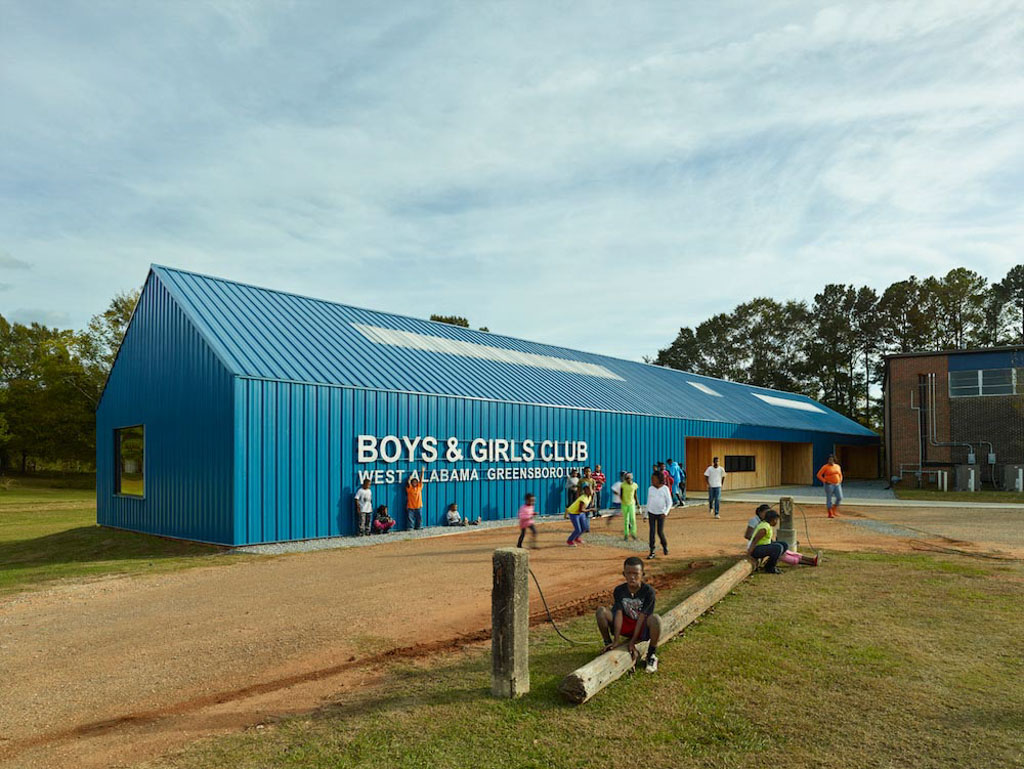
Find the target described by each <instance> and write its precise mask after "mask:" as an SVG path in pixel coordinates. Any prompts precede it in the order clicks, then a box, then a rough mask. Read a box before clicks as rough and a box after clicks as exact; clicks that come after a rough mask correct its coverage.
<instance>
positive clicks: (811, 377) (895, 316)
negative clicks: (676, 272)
mask: <svg viewBox="0 0 1024 769" xmlns="http://www.w3.org/2000/svg"><path fill="white" fill-rule="evenodd" d="M1009 344H1024V265H1016V266H1015V267H1012V268H1011V269H1010V270H1009V272H1008V273H1007V274H1006V276H1005V277H1004V278H1003V279H1002V280H1001V281H999V282H996V283H989V281H988V280H987V279H986V278H985V277H983V276H982V275H979V274H978V273H976V272H973V271H972V270H969V269H966V268H964V267H957V268H955V269H953V270H950V271H949V272H948V273H946V274H945V275H944V276H942V277H927V278H924V279H918V278H917V277H914V276H911V277H909V278H907V279H906V280H901V281H897V282H896V283H893V284H892V285H890V286H889V287H888V288H886V289H885V290H884V291H882V292H881V294H879V293H878V292H877V291H875V290H874V289H872V288H869V287H867V286H859V287H858V286H852V285H845V284H839V283H830V284H828V285H826V286H825V287H824V288H823V289H822V290H821V292H820V293H818V294H816V295H815V297H814V300H813V301H812V302H810V303H808V302H804V301H799V302H797V301H787V302H779V301H777V300H775V299H771V298H769V297H758V298H756V299H752V300H751V301H749V302H744V303H743V304H740V305H738V306H736V307H735V308H734V309H733V310H732V312H725V313H720V314H718V315H715V316H714V317H711V318H708V319H707V320H706V321H704V322H703V323H701V324H700V325H698V326H696V327H695V328H689V327H684V328H681V329H679V333H678V334H677V335H676V338H675V339H674V340H673V341H672V343H671V344H669V345H668V346H667V347H665V348H664V349H662V350H659V351H658V354H657V356H656V357H655V358H654V359H652V360H649V361H648V362H650V363H655V364H657V365H660V366H667V367H669V368H675V369H680V370H683V371H690V372H693V373H695V374H704V375H706V376H713V377H718V378H721V379H728V380H731V381H734V382H743V383H746V384H753V385H759V386H762V387H771V388H774V389H778V390H788V391H790V392H796V393H801V394H803V395H807V396H809V397H811V398H814V399H815V400H818V401H820V402H822V403H824V404H825V405H826V406H829V407H830V408H833V409H835V410H836V411H838V412H839V413H841V414H844V415H845V416H848V417H850V418H851V419H854V420H857V421H859V422H861V423H862V424H865V425H868V426H869V427H874V428H877V427H879V426H880V424H881V421H882V411H881V406H882V404H881V402H880V400H879V399H877V398H874V397H873V395H872V389H873V386H874V385H878V384H880V383H881V381H882V373H883V361H884V356H886V355H891V354H895V353H906V352H920V351H925V350H960V349H966V348H971V347H998V346H1001V345H1009Z"/></svg>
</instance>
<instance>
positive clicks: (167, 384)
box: [96, 274, 234, 544]
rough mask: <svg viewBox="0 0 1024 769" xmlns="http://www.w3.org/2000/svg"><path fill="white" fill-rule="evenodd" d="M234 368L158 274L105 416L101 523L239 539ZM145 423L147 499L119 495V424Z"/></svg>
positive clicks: (124, 352)
mask: <svg viewBox="0 0 1024 769" xmlns="http://www.w3.org/2000/svg"><path fill="white" fill-rule="evenodd" d="M232 381H233V378H232V376H231V374H230V373H229V372H228V371H227V369H226V368H225V367H224V365H223V364H222V363H221V362H220V361H219V360H218V359H217V357H216V355H214V353H213V352H212V351H211V349H210V348H209V346H208V345H207V344H206V342H205V341H204V340H203V338H202V336H201V334H200V333H199V331H198V330H197V329H196V328H195V327H194V326H193V324H192V322H191V321H190V319H189V318H188V317H186V315H185V313H184V312H183V311H182V310H181V308H180V307H178V306H177V304H176V302H175V301H174V299H173V298H172V297H171V296H170V295H169V294H168V292H167V291H166V289H165V288H164V287H163V286H162V285H161V283H160V280H159V278H158V277H157V276H156V275H154V274H150V276H149V278H148V280H147V281H146V285H145V287H144V290H143V292H142V296H141V298H140V300H139V306H138V307H137V308H136V310H135V315H134V316H133V318H132V322H131V325H130V327H129V329H128V333H127V334H126V335H125V339H124V343H123V344H122V345H121V351H120V353H119V355H118V358H117V362H116V364H115V366H114V369H113V371H112V372H111V375H110V379H109V380H108V382H107V386H106V389H105V391H104V393H103V398H102V399H101V401H100V405H99V408H98V409H97V412H96V519H97V522H98V523H100V524H101V525H105V526H114V527H117V528H123V529H132V530H135V531H144V532H149V533H152V534H160V535H164V536H169V537H180V538H183V539H192V540H199V541H203V542H216V543H222V544H230V543H231V542H232V540H233V538H234V535H233V533H232V494H231V492H232V488H231V484H232V478H233V474H232V470H233V456H232V452H233V448H232V447H233V418H232V417H233V411H232ZM136 424H142V425H144V426H145V451H144V464H145V466H144V476H145V497H144V498H142V499H138V498H133V497H122V496H115V495H114V464H115V462H114V445H113V437H114V430H115V429H116V428H119V427H127V426H130V425H136Z"/></svg>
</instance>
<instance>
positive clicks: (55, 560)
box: [0, 526, 228, 574]
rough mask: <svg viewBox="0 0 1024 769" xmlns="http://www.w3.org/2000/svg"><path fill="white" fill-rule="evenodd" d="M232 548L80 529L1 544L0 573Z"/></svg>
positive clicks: (174, 556)
mask: <svg viewBox="0 0 1024 769" xmlns="http://www.w3.org/2000/svg"><path fill="white" fill-rule="evenodd" d="M227 550H228V548H223V547H217V546H216V545H200V544H196V543H193V542H181V541H178V540H173V539H162V538H160V537H154V536H150V535H147V534H136V533H134V532H127V531H116V530H112V529H104V528H101V527H99V526H78V527H76V528H73V529H66V530H64V531H59V532H55V533H53V534H47V535H45V536H42V537H35V538H34V539H21V540H14V541H9V542H0V574H2V573H3V572H6V571H10V570H12V569H24V568H26V567H34V568H38V567H43V568H45V567H48V566H61V565H65V564H69V563H92V562H100V561H104V562H105V561H123V560H127V561H131V560H141V559H146V560H150V561H152V560H156V559H164V558H182V557H195V556H206V555H216V554H218V553H223V552H226V551H227Z"/></svg>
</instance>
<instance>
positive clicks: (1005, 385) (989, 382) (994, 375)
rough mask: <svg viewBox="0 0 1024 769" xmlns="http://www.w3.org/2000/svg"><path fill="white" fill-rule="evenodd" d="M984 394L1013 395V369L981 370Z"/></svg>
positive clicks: (982, 392) (982, 391)
mask: <svg viewBox="0 0 1024 769" xmlns="http://www.w3.org/2000/svg"><path fill="white" fill-rule="evenodd" d="M981 394H982V395H1013V369H1012V368H997V369H990V370H988V371H982V372H981Z"/></svg>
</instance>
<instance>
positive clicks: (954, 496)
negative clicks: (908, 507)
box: [895, 486, 1024, 504]
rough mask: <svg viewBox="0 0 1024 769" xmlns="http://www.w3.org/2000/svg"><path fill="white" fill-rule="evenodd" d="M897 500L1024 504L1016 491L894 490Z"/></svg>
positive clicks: (1023, 499) (897, 488)
mask: <svg viewBox="0 0 1024 769" xmlns="http://www.w3.org/2000/svg"><path fill="white" fill-rule="evenodd" d="M895 492H896V497H897V499H921V500H925V501H932V502H1004V503H1013V504H1024V494H1021V493H1018V492H1016V491H938V490H937V489H903V488H900V487H899V486H897V487H896V488H895Z"/></svg>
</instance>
